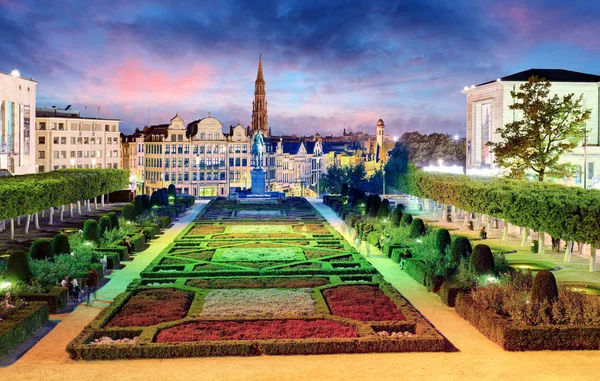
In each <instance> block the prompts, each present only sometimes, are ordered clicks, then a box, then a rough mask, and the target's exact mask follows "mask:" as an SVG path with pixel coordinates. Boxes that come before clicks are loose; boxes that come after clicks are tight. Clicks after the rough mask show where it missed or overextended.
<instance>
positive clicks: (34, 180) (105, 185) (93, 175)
mask: <svg viewBox="0 0 600 381" xmlns="http://www.w3.org/2000/svg"><path fill="white" fill-rule="evenodd" d="M128 183H129V171H126V170H121V169H68V170H59V171H51V172H45V173H39V174H35V175H21V176H13V177H6V178H3V180H2V181H1V182H0V220H3V219H9V218H14V217H17V216H22V215H26V214H32V213H36V212H39V211H42V210H45V209H49V208H50V207H56V206H60V205H67V204H69V203H73V202H77V201H80V200H89V199H93V198H95V197H97V196H100V195H102V194H107V193H110V192H112V191H116V190H118V189H123V188H125V187H127V184H128Z"/></svg>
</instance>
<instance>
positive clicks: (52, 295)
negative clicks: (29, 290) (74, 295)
mask: <svg viewBox="0 0 600 381" xmlns="http://www.w3.org/2000/svg"><path fill="white" fill-rule="evenodd" d="M19 298H21V299H23V300H25V301H28V302H46V303H48V312H49V313H51V314H56V313H59V312H60V311H62V309H63V308H65V307H66V306H67V303H68V295H67V289H66V288H64V287H58V286H57V287H52V288H50V290H49V291H48V292H47V293H39V294H19Z"/></svg>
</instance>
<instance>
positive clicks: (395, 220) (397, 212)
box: [392, 205, 402, 228]
mask: <svg viewBox="0 0 600 381" xmlns="http://www.w3.org/2000/svg"><path fill="white" fill-rule="evenodd" d="M401 218H402V208H400V205H398V206H396V208H395V209H394V212H393V213H392V226H393V227H395V228H397V227H398V226H400V219H401Z"/></svg>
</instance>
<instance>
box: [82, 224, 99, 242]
mask: <svg viewBox="0 0 600 381" xmlns="http://www.w3.org/2000/svg"><path fill="white" fill-rule="evenodd" d="M83 239H84V240H85V241H92V242H96V243H98V241H99V239H100V235H99V230H98V223H97V222H96V220H92V219H89V220H86V221H85V223H84V224H83Z"/></svg>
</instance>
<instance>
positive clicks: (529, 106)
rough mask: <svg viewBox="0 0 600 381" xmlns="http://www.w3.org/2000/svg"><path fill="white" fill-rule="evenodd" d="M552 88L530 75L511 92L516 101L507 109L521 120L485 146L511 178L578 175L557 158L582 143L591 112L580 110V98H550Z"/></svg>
mask: <svg viewBox="0 0 600 381" xmlns="http://www.w3.org/2000/svg"><path fill="white" fill-rule="evenodd" d="M551 86H552V85H551V83H550V82H549V81H547V80H546V79H544V78H541V79H540V78H538V77H537V76H532V77H531V78H529V81H528V82H527V83H524V84H522V85H521V86H519V91H518V92H517V91H511V92H510V94H511V96H512V97H513V99H515V101H514V103H513V104H512V105H510V106H509V108H510V109H511V110H515V111H518V112H520V113H522V115H523V117H522V118H521V119H519V120H517V121H514V122H511V123H507V124H506V125H505V126H504V128H501V129H500V128H499V129H497V130H496V132H497V133H499V134H500V136H501V138H502V140H501V141H500V142H497V143H494V142H488V143H487V144H488V146H489V147H490V148H491V151H492V153H493V154H494V160H495V161H496V163H497V164H498V165H499V166H501V167H504V168H506V169H507V170H508V171H509V176H510V177H512V178H522V177H524V175H525V174H526V173H527V171H533V172H534V173H535V174H536V176H537V178H538V180H539V181H544V178H546V175H548V176H550V177H553V178H561V177H564V176H567V177H571V176H573V175H574V174H575V172H577V169H576V167H575V166H574V165H572V164H571V163H568V162H562V163H559V159H560V157H561V155H562V154H563V153H566V152H569V151H571V150H572V149H573V148H575V147H577V146H578V145H579V143H580V142H581V141H582V140H583V138H584V136H585V124H586V121H588V120H589V119H590V117H591V111H590V110H585V109H584V108H583V95H580V96H579V98H575V95H574V94H568V95H565V96H563V97H559V96H558V95H556V94H555V95H554V96H552V97H550V96H549V93H550V87H551Z"/></svg>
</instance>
